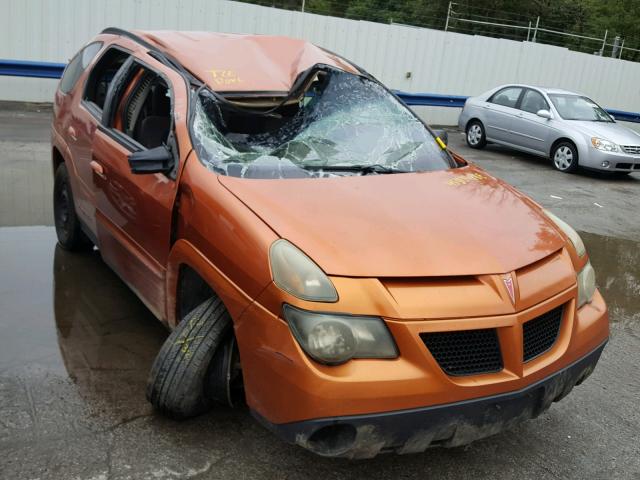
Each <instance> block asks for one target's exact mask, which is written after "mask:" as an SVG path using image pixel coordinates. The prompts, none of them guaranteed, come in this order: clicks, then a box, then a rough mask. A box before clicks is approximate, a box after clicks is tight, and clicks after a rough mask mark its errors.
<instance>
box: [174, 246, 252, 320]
mask: <svg viewBox="0 0 640 480" xmlns="http://www.w3.org/2000/svg"><path fill="white" fill-rule="evenodd" d="M181 265H186V266H189V267H190V268H192V269H193V270H194V271H195V272H196V273H197V274H198V275H200V277H202V279H204V281H205V282H206V283H207V284H208V285H209V287H211V289H212V290H213V291H214V292H215V293H216V294H217V295H218V296H219V297H220V299H221V300H222V302H223V303H224V305H225V307H226V308H227V310H228V311H229V314H230V315H231V318H233V319H234V321H235V319H237V318H239V317H240V315H241V314H242V312H244V310H245V309H246V308H247V307H248V306H249V305H250V304H251V302H253V299H252V298H251V297H250V296H249V295H247V294H246V293H245V292H244V291H243V290H242V289H241V288H240V287H239V286H238V285H236V284H235V283H233V282H232V281H231V279H230V278H229V277H227V276H226V275H225V274H224V273H222V271H221V270H220V269H219V268H218V267H216V266H215V265H214V264H213V263H211V262H210V261H209V260H208V259H207V257H205V256H204V255H203V254H202V253H201V252H200V251H199V250H198V249H197V248H196V247H195V246H194V245H193V244H192V243H190V242H189V241H188V240H185V239H182V238H181V239H179V240H177V241H176V242H175V243H174V245H173V248H172V249H171V252H169V258H168V260H167V274H166V280H165V284H166V295H165V298H166V311H167V324H168V325H169V327H170V328H171V329H173V328H175V326H176V325H177V323H178V319H177V318H176V301H177V299H176V295H177V291H178V277H179V273H180V266H181Z"/></svg>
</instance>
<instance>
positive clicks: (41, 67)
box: [0, 60, 66, 78]
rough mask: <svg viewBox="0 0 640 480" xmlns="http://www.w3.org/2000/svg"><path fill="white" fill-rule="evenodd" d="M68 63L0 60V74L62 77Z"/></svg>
mask: <svg viewBox="0 0 640 480" xmlns="http://www.w3.org/2000/svg"><path fill="white" fill-rule="evenodd" d="M64 67H66V64H64V63H50V62H29V61H25V60H0V75H9V76H12V77H35V78H60V77H61V76H62V72H63V71H64Z"/></svg>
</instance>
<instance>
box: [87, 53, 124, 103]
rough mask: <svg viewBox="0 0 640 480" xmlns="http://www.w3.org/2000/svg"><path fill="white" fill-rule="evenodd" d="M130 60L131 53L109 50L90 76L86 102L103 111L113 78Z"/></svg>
mask: <svg viewBox="0 0 640 480" xmlns="http://www.w3.org/2000/svg"><path fill="white" fill-rule="evenodd" d="M128 58H129V53H128V52H125V51H123V50H120V49H119V48H114V47H112V48H110V49H109V50H107V51H106V52H105V53H104V55H102V57H100V60H98V61H97V63H96V64H95V66H94V67H93V70H91V73H90V74H89V78H88V79H87V86H86V87H85V91H84V100H86V101H87V102H90V103H92V104H93V105H95V106H96V107H98V109H99V110H102V109H103V108H104V101H105V100H106V98H107V92H108V91H109V85H111V81H112V80H113V77H115V75H116V73H117V72H118V70H119V69H120V67H121V66H122V64H123V63H124V62H125V61H126V60H127V59H128Z"/></svg>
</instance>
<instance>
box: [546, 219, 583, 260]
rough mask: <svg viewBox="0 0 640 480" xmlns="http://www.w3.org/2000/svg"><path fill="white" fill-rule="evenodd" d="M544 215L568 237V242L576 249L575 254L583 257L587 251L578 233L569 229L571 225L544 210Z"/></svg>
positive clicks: (571, 228)
mask: <svg viewBox="0 0 640 480" xmlns="http://www.w3.org/2000/svg"><path fill="white" fill-rule="evenodd" d="M544 213H545V215H546V216H547V217H549V219H551V220H552V221H553V223H555V224H556V225H557V226H558V228H559V229H560V230H562V231H563V232H564V234H565V235H566V236H567V237H569V240H571V243H573V247H574V248H575V249H576V253H577V254H578V256H579V257H584V256H585V254H586V253H587V249H586V248H585V247H584V242H583V241H582V239H581V238H580V235H578V232H576V231H575V230H574V229H573V227H571V225H569V224H568V223H567V222H565V221H564V220H561V219H560V218H558V217H556V216H555V215H554V214H553V213H551V212H550V211H549V210H544Z"/></svg>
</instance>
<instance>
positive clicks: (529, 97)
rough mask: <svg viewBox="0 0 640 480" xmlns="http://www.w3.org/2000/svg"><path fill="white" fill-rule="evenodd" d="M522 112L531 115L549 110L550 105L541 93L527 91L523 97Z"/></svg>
mask: <svg viewBox="0 0 640 480" xmlns="http://www.w3.org/2000/svg"><path fill="white" fill-rule="evenodd" d="M520 110H524V111H525V112H529V113H538V111H539V110H549V104H548V103H547V101H546V100H545V99H544V97H543V96H542V94H541V93H540V92H536V91H535V90H526V91H525V92H524V95H523V96H522V102H521V103H520Z"/></svg>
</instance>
